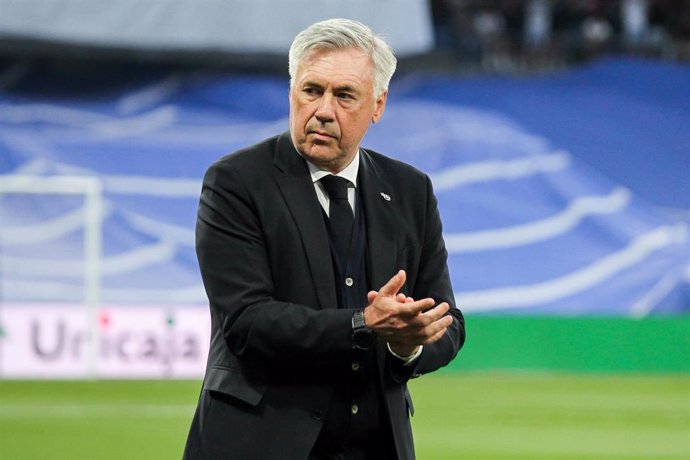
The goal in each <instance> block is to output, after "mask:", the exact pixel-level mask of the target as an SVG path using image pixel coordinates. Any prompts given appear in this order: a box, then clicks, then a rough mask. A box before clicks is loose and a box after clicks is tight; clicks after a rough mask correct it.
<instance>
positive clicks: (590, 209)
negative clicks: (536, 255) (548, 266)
mask: <svg viewBox="0 0 690 460" xmlns="http://www.w3.org/2000/svg"><path fill="white" fill-rule="evenodd" d="M630 198H631V194H630V191H628V190H627V189H625V188H623V187H617V188H615V189H614V190H613V191H612V192H611V193H610V194H609V195H606V196H584V197H578V198H576V199H575V200H573V201H572V202H571V203H570V204H569V205H568V207H567V208H566V209H565V210H564V211H562V212H561V213H559V214H556V215H554V216H552V217H549V218H546V219H542V220H538V221H535V222H530V223H528V224H524V225H515V226H512V227H505V228H501V229H494V230H484V231H479V232H467V233H451V234H448V235H444V239H445V241H446V248H447V249H448V252H450V253H459V252H478V251H487V250H492V249H501V248H511V247H516V246H523V245H527V244H531V243H535V242H538V241H544V240H548V239H551V238H554V237H556V236H559V235H562V234H565V233H567V232H568V231H569V230H571V229H573V228H574V227H576V226H577V225H578V224H579V223H580V222H582V220H583V219H584V218H586V217H587V216H591V215H596V214H611V213H615V212H618V211H620V210H622V209H624V208H625V207H626V206H627V205H628V204H629V203H630Z"/></svg>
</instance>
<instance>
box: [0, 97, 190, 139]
mask: <svg viewBox="0 0 690 460" xmlns="http://www.w3.org/2000/svg"><path fill="white" fill-rule="evenodd" d="M177 115H178V110H177V108H176V107H175V106H172V105H165V106H161V107H157V108H155V109H153V110H151V111H149V112H145V113H143V114H140V115H136V116H128V117H114V116H111V115H104V114H101V113H97V112H90V111H88V110H82V109H73V108H70V107H62V106H59V105H50V104H22V105H16V104H0V122H5V123H13V124H24V123H36V122H39V123H50V124H52V125H56V126H67V127H71V128H78V129H80V130H85V131H91V132H92V133H93V134H96V135H98V136H106V137H123V136H130V135H135V134H141V133H146V132H150V131H155V130H158V129H161V128H164V127H166V126H170V125H172V124H173V123H174V122H175V120H177Z"/></svg>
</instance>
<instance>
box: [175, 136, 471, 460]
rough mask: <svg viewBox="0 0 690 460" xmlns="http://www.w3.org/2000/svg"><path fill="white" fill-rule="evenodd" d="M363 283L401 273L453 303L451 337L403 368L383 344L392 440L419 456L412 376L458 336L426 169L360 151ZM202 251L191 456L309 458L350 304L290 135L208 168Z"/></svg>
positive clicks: (433, 363) (445, 358)
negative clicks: (200, 362) (200, 352)
mask: <svg viewBox="0 0 690 460" xmlns="http://www.w3.org/2000/svg"><path fill="white" fill-rule="evenodd" d="M358 187H360V197H361V200H362V203H358V205H361V206H363V209H364V210H365V213H366V222H367V238H368V244H369V261H370V265H369V276H370V278H371V280H370V281H371V286H372V288H374V289H378V288H380V287H381V286H383V285H384V284H385V283H386V282H387V281H388V280H389V279H390V278H391V277H392V276H393V275H394V274H395V273H396V272H397V271H398V270H399V269H404V270H406V271H407V282H406V285H405V286H404V288H403V289H402V291H401V292H404V293H405V294H407V295H409V296H411V297H413V298H415V299H420V298H424V297H432V298H433V299H435V300H436V301H437V302H442V301H446V302H448V303H449V304H450V305H451V311H450V313H449V314H451V315H452V316H453V317H454V319H455V320H454V321H453V324H452V326H451V327H449V328H448V331H447V333H446V334H445V336H444V337H443V338H442V339H441V340H439V341H438V342H436V343H434V344H431V345H428V346H425V347H424V350H423V352H422V355H421V357H420V358H419V359H418V360H417V361H416V362H415V363H414V365H411V366H402V365H401V363H400V361H399V360H398V359H397V358H395V357H393V356H392V355H390V353H388V351H387V349H386V345H385V343H383V342H381V343H378V344H377V353H378V362H379V378H380V381H381V385H382V388H383V390H384V400H385V401H384V404H385V405H386V407H387V413H388V415H389V417H390V424H391V429H392V432H393V437H394V442H395V450H396V451H397V453H398V458H400V459H405V460H407V459H413V458H414V447H413V442H412V432H411V428H410V423H409V417H410V415H411V414H412V413H413V406H412V401H411V399H410V396H409V393H408V391H407V387H406V382H407V380H408V379H410V378H412V377H415V376H418V375H421V374H424V373H427V372H431V371H434V370H436V369H438V368H439V367H442V366H444V365H446V364H447V363H448V362H449V361H451V360H452V359H453V358H454V357H455V355H456V354H457V352H458V350H459V349H460V347H461V346H462V344H463V342H464V337H465V330H464V320H463V317H462V314H461V313H460V310H458V309H457V308H455V304H454V300H453V291H452V288H451V284H450V280H449V277H448V269H447V265H446V259H447V253H446V249H445V245H444V242H443V239H442V235H441V221H440V219H439V214H438V210H437V206H436V199H435V197H434V195H433V192H432V188H431V183H430V181H429V178H428V177H427V176H426V175H424V174H422V173H421V172H419V171H418V170H416V169H414V168H412V167H411V166H408V165H406V164H404V163H401V162H399V161H396V160H393V159H390V158H387V157H385V156H383V155H380V154H378V153H375V152H373V151H370V150H364V149H362V150H361V163H360V172H359V178H358ZM196 238H197V242H196V245H197V255H198V258H199V264H200V267H201V273H202V277H203V281H204V286H205V288H206V292H207V294H208V297H209V300H210V307H211V326H212V331H211V333H212V334H211V335H212V337H211V348H210V352H209V357H208V367H207V370H206V376H205V379H204V384H203V391H202V394H201V397H200V400H199V406H198V408H197V412H196V414H195V416H194V420H193V422H192V428H191V430H190V434H189V438H188V440H187V446H186V449H185V458H186V459H188V460H192V459H221V458H222V459H242V460H247V459H257V460H271V459H276V460H277V459H280V460H285V459H306V458H307V456H308V454H309V452H310V450H311V448H312V446H313V445H314V442H315V441H316V438H317V435H318V434H319V431H320V429H321V426H322V424H323V416H324V414H325V412H326V409H327V408H328V404H329V401H330V398H331V394H332V392H333V387H334V383H335V382H334V381H333V379H332V374H331V373H330V369H332V366H333V365H334V364H338V363H341V364H342V363H346V362H350V361H351V359H352V336H351V317H352V312H353V310H351V309H342V308H340V309H339V308H337V301H336V287H335V279H334V275H333V268H332V262H331V253H330V250H329V243H328V232H327V230H326V226H325V223H324V219H323V217H322V212H321V208H320V205H319V202H318V200H317V197H316V193H315V190H314V186H313V183H312V180H311V176H310V174H309V170H308V167H307V165H306V163H305V161H304V159H302V157H300V155H299V154H298V153H297V151H296V150H295V148H294V146H293V144H292V142H291V139H290V135H289V134H288V133H284V134H282V135H280V136H277V137H274V138H271V139H268V140H266V141H264V142H261V143H260V144H257V145H255V146H252V147H249V148H247V149H243V150H240V151H238V152H236V153H234V154H232V155H228V156H226V157H224V158H222V159H220V160H219V161H217V162H216V163H215V164H214V165H212V166H211V167H210V168H209V170H208V172H207V173H206V176H205V178H204V183H203V189H202V193H201V200H200V204H199V214H198V220H197V229H196Z"/></svg>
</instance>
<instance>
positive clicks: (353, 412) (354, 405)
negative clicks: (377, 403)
mask: <svg viewBox="0 0 690 460" xmlns="http://www.w3.org/2000/svg"><path fill="white" fill-rule="evenodd" d="M350 410H351V411H352V415H355V414H357V412H359V407H358V406H357V404H353V405H352V407H351V408H350Z"/></svg>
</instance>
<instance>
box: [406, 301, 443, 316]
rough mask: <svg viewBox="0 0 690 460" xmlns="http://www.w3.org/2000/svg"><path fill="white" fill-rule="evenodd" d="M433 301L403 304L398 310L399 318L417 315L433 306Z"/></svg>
mask: <svg viewBox="0 0 690 460" xmlns="http://www.w3.org/2000/svg"><path fill="white" fill-rule="evenodd" d="M435 303H436V302H434V299H428V298H427V299H422V300H417V301H414V300H412V302H405V304H404V305H402V306H401V308H400V313H399V314H400V316H405V317H410V316H415V315H418V314H419V313H422V312H424V311H426V310H428V309H430V308H432V307H433V306H434V305H435Z"/></svg>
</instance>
